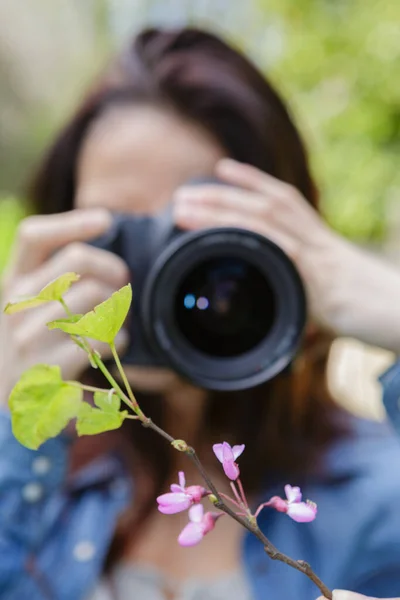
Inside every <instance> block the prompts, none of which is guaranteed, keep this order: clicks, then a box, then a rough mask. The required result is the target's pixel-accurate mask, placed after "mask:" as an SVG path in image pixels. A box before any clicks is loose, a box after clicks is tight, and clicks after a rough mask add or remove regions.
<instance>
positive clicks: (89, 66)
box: [0, 0, 400, 418]
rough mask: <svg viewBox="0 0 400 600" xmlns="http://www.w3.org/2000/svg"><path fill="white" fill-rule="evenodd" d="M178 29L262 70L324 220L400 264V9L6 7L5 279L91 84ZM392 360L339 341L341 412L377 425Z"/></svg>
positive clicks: (322, 2) (2, 25) (0, 170)
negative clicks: (16, 240)
mask: <svg viewBox="0 0 400 600" xmlns="http://www.w3.org/2000/svg"><path fill="white" fill-rule="evenodd" d="M177 24H179V25H182V24H197V25H202V26H206V27H208V28H210V29H212V30H214V31H216V32H218V33H222V34H223V35H224V36H225V37H226V38H228V39H229V40H230V41H231V42H233V43H234V44H236V45H238V46H239V47H241V48H242V49H243V50H244V51H246V52H247V53H248V54H250V56H251V57H252V58H253V60H254V61H255V62H256V63H257V65H258V66H259V67H260V68H261V69H262V70H264V71H267V72H268V74H269V76H270V77H271V78H272V80H273V81H274V82H275V84H276V85H277V87H278V88H279V89H280V90H281V91H282V93H283V94H284V96H285V97H286V99H288V100H289V104H290V105H291V108H292V111H293V112H294V113H295V115H296V117H297V121H298V122H299V124H300V127H301V129H302V130H303V133H304V135H305V137H306V139H307V140H308V143H309V147H310V150H311V156H312V161H313V166H314V170H315V172H316V174H317V179H318V181H319V183H320V188H321V198H322V208H323V212H324V214H325V216H326V218H327V220H328V221H329V223H330V224H331V225H332V227H334V228H335V229H337V230H338V231H340V232H341V233H342V234H344V235H346V236H347V237H349V238H350V239H352V240H354V241H355V242H357V243H359V244H363V245H365V246H367V247H368V248H370V249H371V250H372V251H382V252H384V253H385V254H387V255H388V256H389V258H390V259H391V260H393V261H396V262H397V263H398V264H399V267H400V169H399V168H398V163H399V156H400V78H399V77H398V73H399V70H400V2H398V1H396V0H380V2H376V0H246V1H244V0H190V1H189V0H84V1H82V0H13V1H12V2H11V1H10V0H0V273H1V270H2V269H3V268H4V265H5V264H6V261H7V256H8V253H9V250H10V246H11V244H12V240H13V235H14V231H15V227H16V225H17V223H18V221H19V220H20V219H21V218H22V217H23V215H24V214H26V213H27V212H29V206H27V205H26V203H25V202H24V189H25V186H26V185H27V182H28V181H29V175H30V173H31V172H32V169H33V168H34V166H35V164H36V163H37V161H38V160H39V158H40V155H41V153H42V151H43V149H44V148H45V147H46V145H47V144H48V143H49V141H50V140H51V138H52V136H53V134H54V132H55V131H56V130H57V128H59V127H60V125H61V124H62V123H63V122H64V120H65V119H66V118H67V117H68V116H69V114H70V113H71V111H72V110H73V108H74V105H75V103H76V102H77V100H78V99H79V98H80V96H81V94H82V93H83V91H84V90H85V89H86V86H87V84H88V83H89V82H90V81H91V78H92V77H93V76H94V75H95V74H96V73H98V72H99V70H100V69H101V68H102V67H104V65H105V64H106V63H107V60H108V57H109V56H110V55H111V54H112V53H113V52H114V51H115V49H116V48H118V47H120V46H121V45H122V44H124V42H125V41H126V40H127V38H128V37H129V36H130V35H132V34H133V33H134V32H135V31H137V30H139V29H140V28H142V27H143V26H145V25H172V26H173V25H177ZM391 359H392V357H391V356H390V354H388V353H386V352H382V351H380V350H378V349H375V348H370V347H365V346H363V345H362V344H359V343H358V342H355V341H353V340H338V341H337V342H336V343H335V345H334V347H333V350H332V355H331V367H330V381H331V386H332V389H333V391H334V393H335V395H336V397H337V398H338V400H339V402H342V403H344V404H346V405H347V406H349V407H350V408H351V409H352V410H353V411H354V412H356V413H358V414H365V415H367V416H372V417H373V418H382V416H383V411H382V407H381V405H380V403H379V387H378V385H377V383H376V381H375V378H376V375H377V374H378V373H380V372H381V371H382V370H383V369H384V368H385V366H386V365H387V364H389V363H390V361H391Z"/></svg>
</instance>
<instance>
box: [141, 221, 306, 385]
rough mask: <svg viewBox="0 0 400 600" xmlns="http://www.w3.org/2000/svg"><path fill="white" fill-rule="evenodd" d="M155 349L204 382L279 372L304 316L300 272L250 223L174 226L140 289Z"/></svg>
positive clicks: (242, 381) (252, 381)
mask: <svg viewBox="0 0 400 600" xmlns="http://www.w3.org/2000/svg"><path fill="white" fill-rule="evenodd" d="M140 310H141V313H140V317H141V321H140V322H141V323H143V327H144V332H145V334H146V336H147V339H148V341H149V344H151V348H152V349H154V353H157V356H159V357H160V359H161V358H162V359H163V360H164V361H165V364H167V365H168V366H171V367H172V368H173V369H175V370H176V371H177V372H179V373H181V375H182V376H183V377H186V378H187V379H188V380H189V381H192V382H194V383H195V384H196V385H198V386H199V387H203V388H206V389H211V390H221V391H233V390H240V389H248V388H251V387H255V386H257V385H260V384H262V383H264V382H265V381H267V380H268V379H271V378H272V377H274V376H275V375H276V374H277V373H280V372H281V371H282V370H283V369H284V368H285V367H287V365H288V364H289V363H290V361H291V360H292V358H293V356H294V354H295V352H296V350H297V348H298V347H299V344H300V341H301V337H302V332H303V329H304V324H305V320H306V301H305V293H304V289H303V285H302V282H301V279H300V277H299V275H298V273H297V271H296V269H295V267H294V266H293V264H292V263H291V261H290V260H289V258H288V257H287V256H286V255H285V254H284V253H283V252H282V250H281V249H280V248H278V246H276V245H275V244H274V243H273V242H271V241H270V240H267V239H266V238H265V237H263V236H261V235H259V234H257V233H254V232H252V231H247V230H244V229H238V228H237V229H235V228H229V227H219V228H215V229H209V230H200V231H191V232H181V231H179V230H178V231H177V232H174V235H173V236H171V239H170V241H169V243H168V244H167V245H166V247H165V248H163V250H162V251H161V252H160V254H159V255H158V256H157V259H156V260H155V262H154V263H153V265H152V267H151V270H150V273H149V275H148V276H147V279H146V283H145V286H144V290H143V294H142V297H141V309H140Z"/></svg>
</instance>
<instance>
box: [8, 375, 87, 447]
mask: <svg viewBox="0 0 400 600" xmlns="http://www.w3.org/2000/svg"><path fill="white" fill-rule="evenodd" d="M81 400H82V390H81V389H80V388H78V387H75V386H73V385H71V384H68V383H65V382H64V381H63V380H62V378H61V372H60V368H59V367H50V366H48V365H36V366H34V367H32V368H31V369H29V370H28V371H26V372H25V373H24V374H23V375H22V377H21V379H20V380H19V382H18V383H17V384H16V386H15V387H14V389H13V390H12V392H11V396H10V402H9V404H10V410H11V419H12V429H13V433H14V435H15V437H16V438H17V440H18V441H19V442H20V443H21V444H23V445H24V446H26V447H27V448H31V449H32V450H37V448H39V446H41V444H43V443H44V442H45V441H46V440H48V439H50V438H53V437H56V436H57V435H58V434H59V433H60V432H61V431H62V430H63V429H64V428H65V427H66V425H67V424H68V422H69V421H70V420H71V419H73V418H74V417H76V415H77V414H78V411H79V407H80V406H81Z"/></svg>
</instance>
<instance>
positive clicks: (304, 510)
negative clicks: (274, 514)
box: [287, 502, 317, 523]
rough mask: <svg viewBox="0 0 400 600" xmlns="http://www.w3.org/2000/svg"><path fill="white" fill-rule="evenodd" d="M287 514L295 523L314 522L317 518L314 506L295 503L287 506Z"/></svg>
mask: <svg viewBox="0 0 400 600" xmlns="http://www.w3.org/2000/svg"><path fill="white" fill-rule="evenodd" d="M287 514H288V515H289V517H290V518H291V519H293V521H296V522H297V523H309V522H310V521H314V519H315V517H316V516H317V507H316V505H315V504H308V503H306V502H296V503H294V504H289V506H288V509H287Z"/></svg>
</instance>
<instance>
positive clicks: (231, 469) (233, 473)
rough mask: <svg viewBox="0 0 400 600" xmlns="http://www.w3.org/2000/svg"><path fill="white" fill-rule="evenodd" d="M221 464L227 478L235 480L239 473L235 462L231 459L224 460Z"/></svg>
mask: <svg viewBox="0 0 400 600" xmlns="http://www.w3.org/2000/svg"><path fill="white" fill-rule="evenodd" d="M222 466H223V468H224V473H225V475H226V476H227V477H229V479H231V480H232V481H236V479H237V478H238V477H239V475H240V471H239V467H238V466H237V464H236V463H235V462H233V460H224V462H223V463H222Z"/></svg>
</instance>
